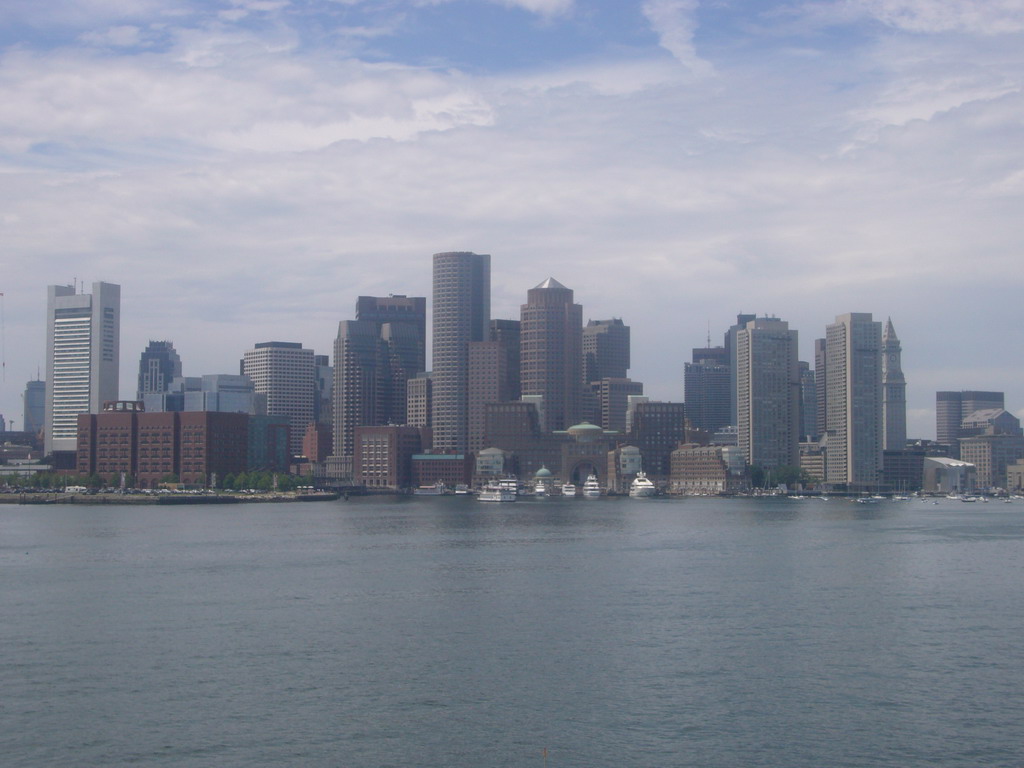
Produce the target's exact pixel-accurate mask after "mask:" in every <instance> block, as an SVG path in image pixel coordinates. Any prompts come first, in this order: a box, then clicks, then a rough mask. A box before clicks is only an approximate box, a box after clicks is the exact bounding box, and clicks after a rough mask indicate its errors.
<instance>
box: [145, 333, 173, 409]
mask: <svg viewBox="0 0 1024 768" xmlns="http://www.w3.org/2000/svg"><path fill="white" fill-rule="evenodd" d="M178 376H181V358H180V357H178V353H177V351H175V349H174V344H172V343H171V342H169V341H151V342H149V345H148V346H147V347H146V349H145V351H144V352H143V353H142V357H141V359H140V360H139V388H138V397H137V399H138V400H142V398H143V396H144V395H158V394H160V393H162V392H167V391H168V390H169V389H170V386H171V381H173V380H174V379H175V378H177V377H178Z"/></svg>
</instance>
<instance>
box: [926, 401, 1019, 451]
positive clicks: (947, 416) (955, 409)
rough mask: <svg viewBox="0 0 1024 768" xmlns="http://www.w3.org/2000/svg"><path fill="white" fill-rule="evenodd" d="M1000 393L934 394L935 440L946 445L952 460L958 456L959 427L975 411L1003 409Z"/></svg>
mask: <svg viewBox="0 0 1024 768" xmlns="http://www.w3.org/2000/svg"><path fill="white" fill-rule="evenodd" d="M1004 403H1005V397H1004V395H1003V393H1002V392H983V391H977V390H964V391H962V392H936V393H935V440H936V442H939V443H942V444H943V445H948V446H949V447H950V454H951V455H952V456H953V458H958V457H959V456H960V441H959V438H960V425H961V423H962V422H963V420H964V419H965V418H967V417H968V416H970V415H971V414H972V413H974V412H975V411H983V410H989V409H998V408H1003V407H1004Z"/></svg>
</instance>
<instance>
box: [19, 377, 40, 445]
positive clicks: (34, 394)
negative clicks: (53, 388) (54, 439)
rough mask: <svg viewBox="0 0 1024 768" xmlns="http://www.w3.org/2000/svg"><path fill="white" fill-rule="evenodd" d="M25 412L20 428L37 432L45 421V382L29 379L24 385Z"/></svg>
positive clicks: (33, 432)
mask: <svg viewBox="0 0 1024 768" xmlns="http://www.w3.org/2000/svg"><path fill="white" fill-rule="evenodd" d="M24 405H25V413H24V416H23V417H22V418H23V420H22V422H21V423H22V429H23V430H24V431H26V432H30V433H32V434H37V433H38V432H39V431H40V430H41V429H42V428H43V424H45V423H46V382H45V381H41V380H36V381H30V382H28V383H27V384H26V385H25V403H24Z"/></svg>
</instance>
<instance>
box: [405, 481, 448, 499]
mask: <svg viewBox="0 0 1024 768" xmlns="http://www.w3.org/2000/svg"><path fill="white" fill-rule="evenodd" d="M447 492H448V490H447V488H445V486H444V483H443V482H441V481H440V480H438V481H437V482H436V483H434V484H433V485H421V486H420V487H419V488H416V489H414V490H413V492H412V493H413V495H414V496H443V495H445V493H447Z"/></svg>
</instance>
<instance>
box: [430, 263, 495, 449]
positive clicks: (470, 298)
mask: <svg viewBox="0 0 1024 768" xmlns="http://www.w3.org/2000/svg"><path fill="white" fill-rule="evenodd" d="M433 295H434V310H433V312H434V324H433V334H432V335H433V371H432V374H431V375H432V380H433V385H432V386H433V429H434V448H435V449H438V450H445V451H464V450H466V448H467V447H468V445H469V343H470V342H471V341H484V340H485V339H486V338H487V327H488V322H489V321H490V319H491V257H490V256H489V255H486V254H477V253H467V252H454V253H435V254H434V285H433Z"/></svg>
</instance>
